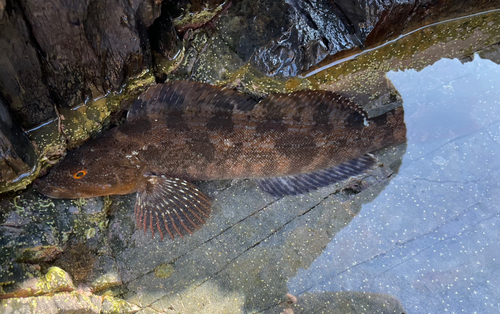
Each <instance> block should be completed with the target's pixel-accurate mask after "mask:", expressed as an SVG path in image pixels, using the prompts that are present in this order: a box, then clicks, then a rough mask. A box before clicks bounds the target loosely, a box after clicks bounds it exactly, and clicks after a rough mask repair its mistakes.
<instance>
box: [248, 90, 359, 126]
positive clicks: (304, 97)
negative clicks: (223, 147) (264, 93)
mask: <svg viewBox="0 0 500 314" xmlns="http://www.w3.org/2000/svg"><path fill="white" fill-rule="evenodd" d="M254 115H256V116H263V117H267V118H269V119H282V120H284V121H288V122H289V123H293V122H294V121H296V122H299V121H300V124H301V125H308V124H310V125H321V124H335V123H338V122H341V123H344V122H346V121H347V122H349V120H352V119H354V120H355V121H359V122H363V123H365V122H366V120H367V119H368V114H367V112H366V111H365V110H364V109H363V108H362V107H360V106H359V105H357V104H355V103H353V102H351V101H350V100H349V99H347V98H345V97H343V96H341V95H339V94H338V93H335V92H330V91H323V90H304V91H297V92H294V93H290V94H271V95H269V97H267V98H265V99H263V100H262V101H261V102H260V103H259V104H258V105H257V106H256V107H255V109H254Z"/></svg>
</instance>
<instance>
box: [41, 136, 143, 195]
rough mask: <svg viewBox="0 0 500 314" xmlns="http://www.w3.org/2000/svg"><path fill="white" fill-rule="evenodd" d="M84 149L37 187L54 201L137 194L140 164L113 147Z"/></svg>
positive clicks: (67, 157)
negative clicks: (133, 162)
mask: <svg viewBox="0 0 500 314" xmlns="http://www.w3.org/2000/svg"><path fill="white" fill-rule="evenodd" d="M100 146H101V148H100V147H96V146H95V145H87V146H86V145H84V146H82V147H80V148H78V149H75V150H72V151H69V152H68V154H67V155H66V156H65V157H64V158H63V160H61V161H60V162H59V163H57V164H56V165H55V166H54V167H52V169H50V171H49V172H48V174H47V175H45V176H43V177H40V178H38V179H37V180H36V181H35V183H34V187H35V188H36V189H37V190H38V191H39V192H40V193H42V194H44V195H46V196H49V197H51V198H89V197H97V196H105V195H113V194H128V193H132V192H135V191H137V189H138V185H139V184H140V180H139V178H141V177H142V169H141V166H140V165H139V164H132V163H131V162H130V160H128V159H126V158H123V156H120V155H119V153H117V152H115V151H113V148H112V147H109V146H108V147H107V149H102V145H100Z"/></svg>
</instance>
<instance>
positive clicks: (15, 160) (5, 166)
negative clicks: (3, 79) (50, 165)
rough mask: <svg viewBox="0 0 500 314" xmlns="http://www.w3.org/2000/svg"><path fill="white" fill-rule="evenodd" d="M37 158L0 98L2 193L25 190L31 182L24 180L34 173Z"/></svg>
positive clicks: (0, 177) (0, 181)
mask: <svg viewBox="0 0 500 314" xmlns="http://www.w3.org/2000/svg"><path fill="white" fill-rule="evenodd" d="M36 158H37V156H36V153H35V148H34V147H33V144H32V143H31V142H30V140H29V139H28V137H27V136H26V134H25V133H24V132H23V130H22V129H21V128H20V127H19V126H18V125H17V124H16V122H15V121H14V118H13V117H12V116H11V114H10V110H9V108H8V107H7V106H6V105H5V104H4V102H3V101H2V99H1V98H0V193H1V192H5V191H9V190H13V189H22V188H25V187H26V185H28V184H29V183H30V181H29V180H28V181H26V180H23V178H27V177H28V176H30V175H32V174H33V173H34V171H35V166H36V161H37V160H36Z"/></svg>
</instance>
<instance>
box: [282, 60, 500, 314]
mask: <svg viewBox="0 0 500 314" xmlns="http://www.w3.org/2000/svg"><path fill="white" fill-rule="evenodd" d="M388 77H389V78H390V79H391V81H392V83H393V84H394V85H395V87H396V88H397V90H398V91H399V92H400V93H401V95H402V97H403V100H404V107H405V112H406V115H405V120H406V123H407V128H408V149H407V153H406V155H405V156H404V158H403V164H402V166H401V168H400V172H399V174H398V176H397V177H396V178H395V179H394V180H392V181H391V182H390V184H389V185H388V186H387V187H386V189H385V190H384V191H383V192H382V193H381V195H379V197H378V198H377V199H375V200H374V201H373V202H371V203H369V204H365V205H363V207H362V209H361V212H360V214H359V215H358V216H357V217H356V218H354V219H353V220H352V222H351V223H350V224H349V225H348V226H347V227H346V228H344V229H343V230H342V231H340V232H339V233H338V234H337V235H336V236H335V237H334V239H333V241H332V242H331V243H330V244H329V245H328V247H327V248H326V249H325V251H324V252H323V253H322V255H321V256H320V257H318V258H317V259H316V260H315V261H314V262H313V263H312V264H311V267H310V268H309V269H300V270H299V272H298V274H297V275H296V276H295V277H293V278H290V279H289V281H288V287H289V289H290V293H292V294H294V295H301V294H303V293H305V292H323V291H365V292H375V293H387V294H390V295H393V296H395V297H397V298H399V299H400V301H401V302H402V303H403V306H404V307H405V309H406V310H407V311H408V312H409V313H444V312H445V311H448V312H453V313H458V312H464V313H473V312H477V313H498V310H499V306H500V294H499V293H498V287H499V286H500V244H499V240H500V233H499V232H498V226H499V225H500V219H499V213H500V205H499V204H500V179H499V177H500V176H499V175H500V158H499V156H500V103H499V102H500V66H498V65H496V64H494V63H493V62H491V61H489V60H484V59H481V58H479V57H478V56H476V57H475V59H474V60H473V61H472V62H469V63H465V64H462V63H460V61H458V60H456V59H454V60H448V59H443V60H441V61H439V62H437V63H435V64H434V65H432V66H429V67H426V68H425V69H423V70H422V71H420V72H416V71H414V70H408V71H405V72H390V73H388Z"/></svg>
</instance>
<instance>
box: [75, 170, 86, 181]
mask: <svg viewBox="0 0 500 314" xmlns="http://www.w3.org/2000/svg"><path fill="white" fill-rule="evenodd" d="M86 174H87V170H80V171H77V172H75V173H74V174H73V178H75V179H81V178H83V177H85V175H86Z"/></svg>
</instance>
